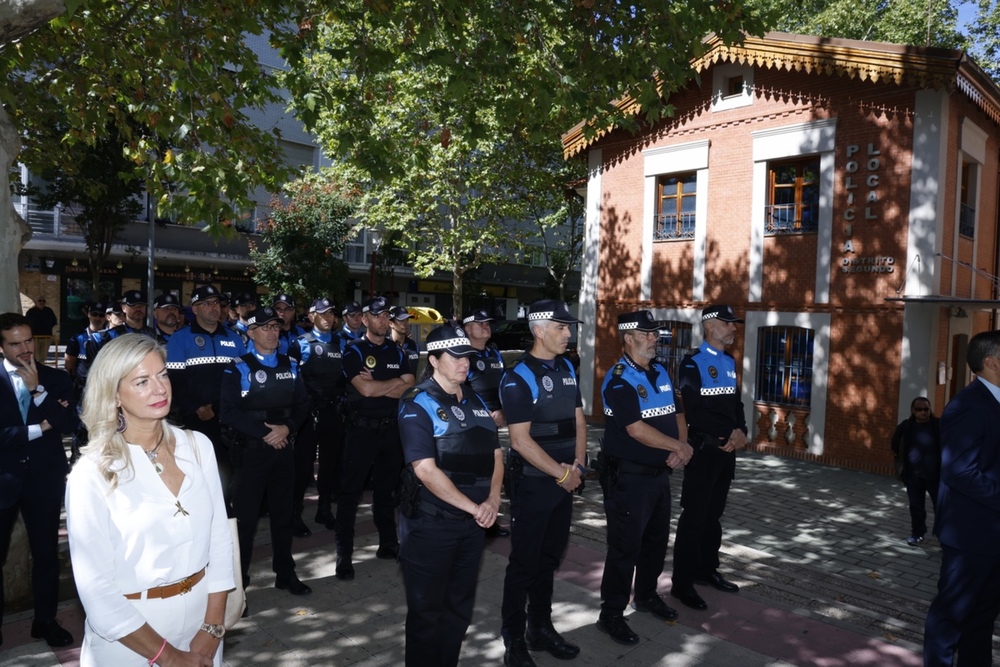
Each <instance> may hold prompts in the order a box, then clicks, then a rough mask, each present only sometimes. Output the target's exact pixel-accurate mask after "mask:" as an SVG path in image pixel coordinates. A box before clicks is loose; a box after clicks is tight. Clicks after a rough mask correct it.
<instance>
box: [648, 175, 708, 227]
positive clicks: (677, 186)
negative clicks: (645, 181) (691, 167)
mask: <svg viewBox="0 0 1000 667" xmlns="http://www.w3.org/2000/svg"><path fill="white" fill-rule="evenodd" d="M697 203H698V179H697V175H696V173H695V172H689V173H686V174H665V175H663V176H659V177H658V178H657V179H656V221H655V222H656V224H655V227H654V232H653V240H654V241H672V240H675V239H693V238H694V230H695V222H696V219H697V215H696V209H697Z"/></svg>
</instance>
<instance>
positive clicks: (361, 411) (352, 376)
mask: <svg viewBox="0 0 1000 667" xmlns="http://www.w3.org/2000/svg"><path fill="white" fill-rule="evenodd" d="M363 320H364V325H365V328H366V331H365V333H364V335H363V336H362V337H361V338H359V339H357V340H355V341H352V342H351V343H350V344H348V345H347V346H346V347H345V348H344V378H345V379H346V381H347V398H348V409H349V416H348V418H347V434H346V436H345V439H344V461H343V466H344V468H343V472H342V474H341V477H340V496H339V500H338V502H337V522H336V528H335V530H336V532H337V571H336V574H337V578H338V579H343V580H349V579H353V578H354V565H353V563H352V562H351V557H352V555H353V553H354V521H355V518H356V516H357V513H358V501H359V500H360V499H361V492H362V490H363V489H364V484H365V480H366V479H368V472H369V470H371V471H372V478H373V480H372V515H373V518H374V520H375V527H376V528H378V536H379V547H378V551H377V552H376V554H375V556H376V557H377V558H383V559H386V560H394V559H395V558H396V556H397V555H398V553H399V541H398V539H397V537H396V519H395V517H394V515H393V513H394V507H393V493H394V492H395V490H396V486H397V484H398V482H399V473H400V470H402V467H403V450H402V447H401V446H400V443H399V426H398V424H397V422H396V416H397V410H398V407H399V399H400V397H402V395H403V394H404V393H405V392H406V390H407V389H409V388H410V387H412V386H413V384H414V377H413V371H411V370H410V362H409V360H408V359H407V358H406V353H405V352H403V350H402V349H401V348H400V347H399V346H398V345H396V344H395V343H393V342H392V341H391V340H389V339H388V334H389V304H388V303H387V302H386V300H385V297H382V296H378V297H375V298H374V299H369V300H368V302H367V303H366V304H365V307H364V309H363Z"/></svg>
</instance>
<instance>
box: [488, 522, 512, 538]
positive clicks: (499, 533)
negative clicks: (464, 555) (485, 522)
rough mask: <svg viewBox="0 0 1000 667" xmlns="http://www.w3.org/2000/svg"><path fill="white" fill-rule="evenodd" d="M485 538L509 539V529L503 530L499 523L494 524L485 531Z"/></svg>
mask: <svg viewBox="0 0 1000 667" xmlns="http://www.w3.org/2000/svg"><path fill="white" fill-rule="evenodd" d="M486 537H510V528H504V527H503V526H501V525H500V524H499V523H494V524H493V525H492V526H490V527H489V528H487V529H486Z"/></svg>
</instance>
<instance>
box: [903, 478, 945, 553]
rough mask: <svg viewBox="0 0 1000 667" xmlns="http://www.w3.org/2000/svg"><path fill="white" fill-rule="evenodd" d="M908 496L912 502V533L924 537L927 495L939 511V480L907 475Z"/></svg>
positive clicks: (925, 531)
mask: <svg viewBox="0 0 1000 667" xmlns="http://www.w3.org/2000/svg"><path fill="white" fill-rule="evenodd" d="M905 483H906V497H907V499H908V500H909V504H910V535H913V536H915V537H923V536H924V535H925V534H926V533H927V502H926V500H925V498H924V497H925V496H928V495H929V496H930V497H931V506H932V507H933V508H934V510H935V511H937V494H938V480H937V479H925V478H923V477H917V476H916V475H914V474H912V473H911V474H908V475H906V481H905Z"/></svg>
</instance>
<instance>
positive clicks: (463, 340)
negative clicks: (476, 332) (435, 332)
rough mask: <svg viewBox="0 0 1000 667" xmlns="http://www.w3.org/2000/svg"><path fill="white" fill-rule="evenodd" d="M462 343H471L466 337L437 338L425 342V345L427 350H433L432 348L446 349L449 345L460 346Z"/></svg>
mask: <svg viewBox="0 0 1000 667" xmlns="http://www.w3.org/2000/svg"><path fill="white" fill-rule="evenodd" d="M463 345H472V343H471V342H469V339H468V338H449V339H447V340H439V341H436V342H433V343H427V344H426V345H425V347H426V348H427V351H428V352H433V351H434V350H447V349H448V348H451V347H461V346H463Z"/></svg>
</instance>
